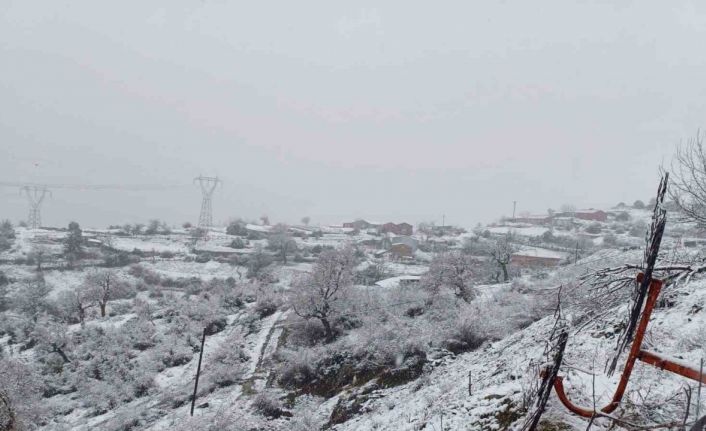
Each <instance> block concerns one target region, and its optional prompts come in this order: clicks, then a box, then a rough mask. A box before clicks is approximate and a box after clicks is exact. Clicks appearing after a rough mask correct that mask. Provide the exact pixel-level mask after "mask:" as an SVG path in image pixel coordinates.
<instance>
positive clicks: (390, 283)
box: [375, 275, 421, 288]
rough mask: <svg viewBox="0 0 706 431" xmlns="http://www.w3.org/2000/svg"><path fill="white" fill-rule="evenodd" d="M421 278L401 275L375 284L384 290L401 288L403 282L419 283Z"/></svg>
mask: <svg viewBox="0 0 706 431" xmlns="http://www.w3.org/2000/svg"><path fill="white" fill-rule="evenodd" d="M420 278H421V277H420V276H418V275H400V276H398V277H390V278H386V279H384V280H380V281H377V282H375V285H376V286H380V287H382V288H393V287H397V286H399V285H400V283H403V282H411V283H414V282H418V281H419V280H420Z"/></svg>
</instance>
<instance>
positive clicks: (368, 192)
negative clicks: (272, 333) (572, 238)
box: [0, 0, 706, 226]
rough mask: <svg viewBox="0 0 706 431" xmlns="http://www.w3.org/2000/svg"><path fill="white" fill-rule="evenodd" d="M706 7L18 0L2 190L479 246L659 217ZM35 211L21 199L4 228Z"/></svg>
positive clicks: (187, 215)
mask: <svg viewBox="0 0 706 431" xmlns="http://www.w3.org/2000/svg"><path fill="white" fill-rule="evenodd" d="M705 41H706V3H704V2H699V1H694V2H679V1H674V2H664V1H653V2H651V1H635V2H627V1H620V2H618V1H616V2H609V1H596V2H588V1H580V2H570V1H555V2H550V1H531V2H528V1H517V2H511V1H507V2H480V1H478V2H471V1H458V2H412V1H399V2H360V1H358V2H347V3H345V4H344V2H334V1H317V2H308V1H297V2H284V1H283V2H270V1H262V2H245V1H243V2H240V1H228V0H156V1H119V2H118V1H113V2H108V1H95V0H84V1H81V0H71V1H62V0H46V1H32V0H17V1H11V0H0V181H8V180H10V181H34V182H48V183H85V184H105V183H110V184H158V183H162V184H181V185H184V187H181V188H178V189H174V190H170V191H163V192H125V191H104V192H100V193H99V192H87V191H86V192H78V191H67V190H57V191H55V192H54V195H53V198H52V199H51V200H49V201H48V202H47V203H46V204H45V205H44V211H43V216H44V217H43V218H44V221H45V224H62V225H63V224H65V223H67V222H68V221H69V220H70V219H76V220H78V221H79V222H80V223H81V224H83V225H87V226H105V225H107V224H109V223H116V224H117V223H123V222H129V221H145V220H147V219H149V218H154V217H157V218H162V219H165V220H167V221H169V222H170V223H180V222H183V221H186V220H190V221H192V222H195V221H196V220H197V219H198V211H199V205H200V195H199V191H198V189H197V188H196V187H195V186H193V185H190V182H191V179H192V178H193V177H194V176H197V175H199V174H204V175H219V176H220V177H221V178H222V179H223V181H224V184H223V187H222V188H221V189H219V190H218V191H217V192H216V196H215V199H214V213H215V215H214V218H215V219H216V220H218V221H225V220H227V219H228V218H229V217H232V216H243V217H252V218H257V217H258V216H260V215H261V214H263V213H267V214H268V215H269V216H270V218H271V219H272V220H273V221H290V222H295V221H298V220H299V219H300V218H301V217H302V216H304V215H309V216H311V217H312V220H313V222H315V223H316V222H322V223H327V222H340V221H342V220H343V219H350V218H354V217H368V218H372V219H377V220H382V221H385V220H388V219H390V220H400V221H401V220H408V221H412V222H418V221H421V220H436V221H437V222H440V221H441V214H444V213H445V214H446V218H447V221H448V222H451V223H458V224H463V225H466V226H471V225H473V224H474V223H476V222H479V221H480V222H486V221H491V220H492V219H494V218H496V217H499V216H501V215H503V214H509V213H510V212H511V211H512V201H513V200H517V201H518V211H531V212H542V213H543V212H545V211H546V210H547V208H550V207H553V208H557V207H559V206H560V205H561V204H563V203H573V204H575V205H577V206H579V207H588V206H599V205H600V206H605V205H612V204H615V203H617V202H618V201H633V200H635V199H637V198H641V199H644V200H647V199H649V197H650V196H651V194H652V193H653V191H654V189H655V188H656V183H657V173H656V172H657V167H658V165H659V164H660V163H661V162H662V161H663V160H665V159H668V158H669V156H670V154H671V152H672V149H673V146H674V145H675V144H676V143H678V142H679V140H680V139H685V138H688V137H689V136H693V135H694V133H695V132H696V129H697V128H699V127H702V128H703V127H704V126H705V125H706V124H705V121H704V119H706V115H705V114H706V79H704V77H705V76H706V56H705V55H704V42H705ZM26 212H27V206H26V203H25V201H24V199H23V198H21V197H20V196H19V195H18V192H17V190H15V189H11V188H0V218H1V217H10V218H12V219H13V220H18V219H20V218H24V217H25V216H26Z"/></svg>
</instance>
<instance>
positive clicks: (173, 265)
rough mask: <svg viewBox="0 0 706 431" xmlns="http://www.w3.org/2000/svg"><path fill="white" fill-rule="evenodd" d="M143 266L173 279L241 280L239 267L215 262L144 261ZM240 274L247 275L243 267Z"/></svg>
mask: <svg viewBox="0 0 706 431" xmlns="http://www.w3.org/2000/svg"><path fill="white" fill-rule="evenodd" d="M142 265H144V266H145V267H146V268H149V269H152V270H154V271H156V272H158V273H159V274H161V275H165V276H167V277H171V278H179V277H183V278H189V277H201V278H202V279H204V280H210V279H212V278H228V277H234V278H236V279H238V278H239V275H238V268H239V267H236V266H232V265H230V264H227V263H221V262H216V261H213V260H212V261H209V262H206V263H198V262H184V261H171V260H166V261H156V262H150V261H143V262H142ZM240 272H241V273H242V274H245V270H244V269H243V268H242V267H241V268H240Z"/></svg>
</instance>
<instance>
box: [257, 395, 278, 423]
mask: <svg viewBox="0 0 706 431" xmlns="http://www.w3.org/2000/svg"><path fill="white" fill-rule="evenodd" d="M252 405H253V408H254V409H255V411H256V412H258V413H260V414H261V415H263V416H265V417H268V418H278V417H280V416H282V413H283V411H282V403H281V402H280V400H278V399H277V398H275V397H274V396H273V395H271V394H268V393H266V392H263V393H261V394H259V395H258V396H256V397H255V399H254V400H253V403H252Z"/></svg>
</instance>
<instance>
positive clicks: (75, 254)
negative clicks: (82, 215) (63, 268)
mask: <svg viewBox="0 0 706 431" xmlns="http://www.w3.org/2000/svg"><path fill="white" fill-rule="evenodd" d="M82 254H83V232H82V231H81V227H80V226H79V225H78V223H76V222H75V221H72V222H71V223H69V232H68V234H67V235H66V239H64V256H66V260H67V261H69V263H70V264H72V265H73V263H74V262H76V261H77V260H78V259H80V258H81V255H82Z"/></svg>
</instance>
